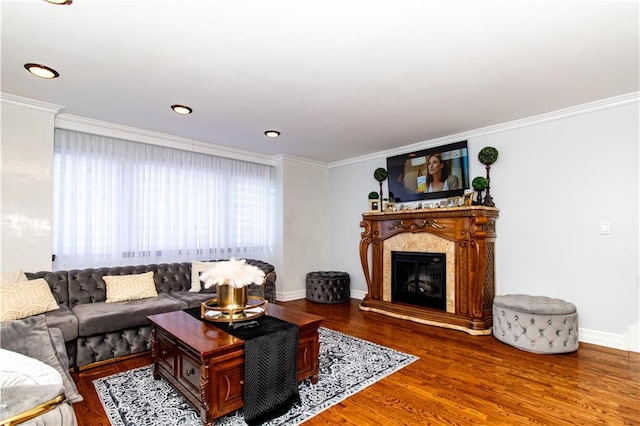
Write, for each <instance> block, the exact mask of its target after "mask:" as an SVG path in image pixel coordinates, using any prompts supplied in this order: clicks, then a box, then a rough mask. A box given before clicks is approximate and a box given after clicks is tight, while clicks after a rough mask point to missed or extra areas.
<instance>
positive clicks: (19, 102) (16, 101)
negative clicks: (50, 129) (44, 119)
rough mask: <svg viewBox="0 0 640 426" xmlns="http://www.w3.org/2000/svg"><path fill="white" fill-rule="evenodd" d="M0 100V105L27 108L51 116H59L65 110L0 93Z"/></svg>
mask: <svg viewBox="0 0 640 426" xmlns="http://www.w3.org/2000/svg"><path fill="white" fill-rule="evenodd" d="M0 99H2V103H6V104H10V105H16V106H19V107H23V108H29V109H33V110H36V111H45V112H51V113H53V114H59V113H61V112H62V111H63V110H64V109H65V107H64V106H63V105H57V104H51V103H49V102H43V101H38V100H35V99H31V98H25V97H22V96H18V95H12V94H10V93H4V92H0Z"/></svg>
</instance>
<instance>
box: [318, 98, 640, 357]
mask: <svg viewBox="0 0 640 426" xmlns="http://www.w3.org/2000/svg"><path fill="white" fill-rule="evenodd" d="M633 98H634V100H632V101H629V100H628V99H627V100H626V101H625V102H613V103H611V104H610V105H608V106H607V107H604V106H603V105H598V107H597V108H596V107H593V106H592V105H591V106H587V107H586V108H585V109H584V110H579V109H578V110H577V109H572V110H571V111H565V112H558V114H553V115H545V116H544V117H540V118H539V119H535V118H532V119H528V120H527V121H526V122H524V121H523V122H521V123H520V124H517V125H516V124H512V125H509V126H507V125H505V126H502V127H498V126H495V127H494V128H492V129H490V130H488V129H480V130H478V131H475V132H468V133H466V134H464V135H458V136H457V137H456V136H452V137H449V138H443V139H442V140H440V141H428V142H424V143H423V144H421V145H422V146H421V147H427V146H433V145H438V144H442V143H444V142H453V141H456V140H465V139H467V140H468V142H469V150H470V155H471V158H473V159H476V158H477V154H478V152H479V151H480V149H482V148H483V147H485V146H493V147H495V148H497V149H498V150H499V152H500V155H499V159H498V161H497V162H496V163H495V165H494V166H493V167H492V168H491V183H492V187H491V194H492V196H493V197H494V200H495V202H496V206H497V207H498V208H499V209H500V218H499V219H498V221H497V234H498V238H497V242H496V291H497V293H498V294H506V293H528V294H534V295H546V296H551V297H559V298H563V299H565V300H568V301H571V302H573V303H574V304H576V306H577V308H578V313H579V318H580V319H579V320H580V333H581V335H580V339H581V341H585V342H592V343H597V344H602V345H606V346H610V347H615V348H620V349H631V350H635V351H640V348H638V347H637V346H638V343H637V342H638V339H637V336H636V334H637V330H638V318H640V312H639V306H638V300H639V294H638V293H639V289H638V282H639V276H638V274H639V272H638V271H639V255H640V253H639V249H638V246H639V239H638V238H639V237H638V235H639V229H638V217H639V208H638V197H639V194H640V189H639V181H640V178H639V176H638V168H639V162H638V158H639V152H638V141H639V134H638V128H639V119H638V114H639V111H638V101H637V96H635V97H633ZM523 123H524V124H523ZM416 147H417V146H414V145H412V146H411V148H409V147H406V149H405V151H404V152H408V151H410V150H412V149H415V148H416ZM397 152H400V151H397ZM386 156H388V153H384V155H380V156H379V157H378V158H371V157H370V158H367V159H362V160H361V161H355V162H350V163H348V164H347V163H345V164H342V165H335V166H334V167H332V168H331V170H330V174H329V193H330V194H331V198H332V200H336V201H337V202H336V203H332V204H331V211H330V217H331V229H330V231H331V234H330V235H331V245H330V246H331V252H330V259H329V260H330V264H331V266H332V267H334V266H335V267H336V268H340V269H342V270H344V271H347V272H349V273H350V275H351V282H352V296H355V295H356V294H359V293H360V292H366V284H365V281H364V276H363V273H362V269H361V266H360V259H359V255H358V248H357V247H358V243H359V239H360V232H361V228H360V227H359V222H360V219H361V214H362V212H363V211H365V210H366V197H367V194H368V192H369V191H371V190H377V182H376V181H375V180H374V179H373V171H374V170H375V168H376V167H380V166H383V167H385V158H386ZM484 174H485V171H484V166H483V165H482V164H480V163H479V162H478V161H477V160H476V161H472V162H471V176H472V178H473V177H475V176H477V175H484ZM385 190H386V189H385ZM601 221H608V222H610V223H611V235H600V234H599V224H600V222H601Z"/></svg>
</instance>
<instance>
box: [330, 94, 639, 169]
mask: <svg viewBox="0 0 640 426" xmlns="http://www.w3.org/2000/svg"><path fill="white" fill-rule="evenodd" d="M639 101H640V92H632V93H627V94H624V95H620V96H614V97H611V98H606V99H601V100H598V101H594V102H588V103H585V104H580V105H576V106H572V107H569V108H563V109H559V110H556V111H551V112H547V113H544V114H539V115H534V116H531V117H526V118H521V119H518V120H513V121H508V122H505V123H500V124H495V125H492V126H487V127H482V128H479V129H475V130H470V131H467V132H462V133H456V134H453V135H448V136H443V137H441V138H436V139H431V140H428V141H423V142H417V143H414V144H411V145H405V146H403V147H400V148H395V149H391V150H387V151H381V152H376V153H373V154H369V155H364V156H361V157H355V158H351V159H348V160H342V161H336V162H334V163H330V164H328V167H329V168H333V167H340V166H346V165H349V164H354V163H360V162H362V161H367V160H379V159H380V158H387V157H391V156H394V155H398V154H404V153H407V152H411V151H416V150H419V149H425V148H429V147H431V146H438V145H443V144H446V143H450V142H458V141H461V140H468V139H471V138H477V137H480V136H487V135H491V134H495V133H501V132H506V131H510V130H514V129H519V128H523V127H529V126H534V125H537V124H542V123H547V122H550V121H555V120H561V119H564V118H569V117H574V116H577V115H582V114H588V113H592V112H596V111H601V110H604V109H610V108H617V107H620V106H623V105H629V104H632V103H638V102H639Z"/></svg>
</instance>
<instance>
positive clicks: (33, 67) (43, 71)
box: [24, 64, 60, 79]
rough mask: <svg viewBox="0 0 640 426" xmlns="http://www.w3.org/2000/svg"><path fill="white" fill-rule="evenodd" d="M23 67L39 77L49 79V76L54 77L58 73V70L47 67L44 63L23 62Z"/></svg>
mask: <svg viewBox="0 0 640 426" xmlns="http://www.w3.org/2000/svg"><path fill="white" fill-rule="evenodd" d="M24 67H25V69H26V70H27V71H29V72H30V73H31V74H33V75H36V76H38V77H41V78H49V79H50V78H56V77H58V76H59V75H60V74H59V73H58V71H56V70H54V69H53V68H49V67H48V66H46V65H40V64H24Z"/></svg>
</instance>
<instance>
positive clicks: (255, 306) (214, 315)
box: [200, 296, 269, 325]
mask: <svg viewBox="0 0 640 426" xmlns="http://www.w3.org/2000/svg"><path fill="white" fill-rule="evenodd" d="M268 304H269V302H268V301H267V300H265V299H263V298H262V297H258V296H247V305H246V306H243V307H241V308H236V309H226V308H221V307H219V306H218V298H217V297H214V298H213V299H209V300H207V301H206V302H202V303H201V304H200V318H202V319H205V320H207V321H212V322H228V323H229V325H231V324H233V322H234V321H248V320H252V319H255V318H258V317H260V316H262V315H264V314H266V313H268V312H267V306H268Z"/></svg>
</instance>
